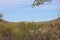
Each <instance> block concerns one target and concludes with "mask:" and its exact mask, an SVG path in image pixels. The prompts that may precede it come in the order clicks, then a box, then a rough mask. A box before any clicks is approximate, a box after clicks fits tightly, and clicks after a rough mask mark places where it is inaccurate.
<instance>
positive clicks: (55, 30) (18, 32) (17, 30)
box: [0, 18, 60, 40]
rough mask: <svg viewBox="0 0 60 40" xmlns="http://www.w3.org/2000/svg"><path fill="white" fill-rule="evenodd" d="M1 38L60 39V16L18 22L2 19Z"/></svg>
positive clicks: (21, 39) (27, 39) (0, 23)
mask: <svg viewBox="0 0 60 40" xmlns="http://www.w3.org/2000/svg"><path fill="white" fill-rule="evenodd" d="M0 40H60V18H57V19H54V20H51V21H46V22H18V23H16V22H8V21H5V20H2V19H0Z"/></svg>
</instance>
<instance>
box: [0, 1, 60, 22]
mask: <svg viewBox="0 0 60 40" xmlns="http://www.w3.org/2000/svg"><path fill="white" fill-rule="evenodd" d="M33 1H34V0H0V13H2V14H3V15H4V17H3V19H4V20H7V21H11V22H20V21H49V20H53V19H55V18H57V13H60V12H59V11H58V9H57V6H58V5H59V6H60V4H59V3H58V1H57V2H56V0H53V1H52V2H51V3H47V2H46V3H44V4H43V5H40V6H39V7H35V8H32V6H31V4H32V3H33Z"/></svg>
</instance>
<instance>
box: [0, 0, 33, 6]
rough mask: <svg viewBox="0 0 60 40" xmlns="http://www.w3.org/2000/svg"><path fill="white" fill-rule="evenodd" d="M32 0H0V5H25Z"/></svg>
mask: <svg viewBox="0 0 60 40" xmlns="http://www.w3.org/2000/svg"><path fill="white" fill-rule="evenodd" d="M32 2H33V0H0V6H1V7H8V6H15V5H18V4H19V5H27V4H31V3H32Z"/></svg>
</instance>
